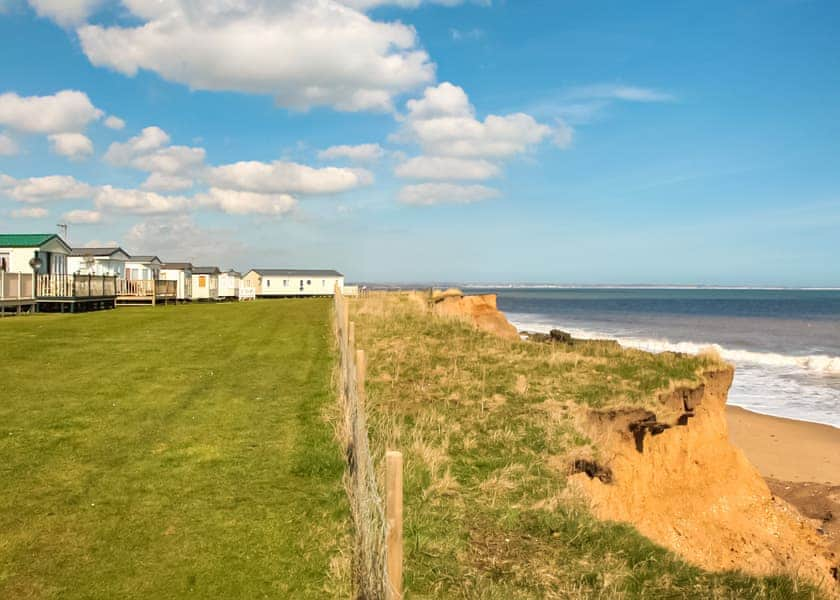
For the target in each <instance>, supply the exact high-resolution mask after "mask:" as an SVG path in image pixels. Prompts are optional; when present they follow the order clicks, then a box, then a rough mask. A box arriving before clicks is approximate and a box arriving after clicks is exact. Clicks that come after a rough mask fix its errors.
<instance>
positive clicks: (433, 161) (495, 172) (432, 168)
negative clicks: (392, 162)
mask: <svg viewBox="0 0 840 600" xmlns="http://www.w3.org/2000/svg"><path fill="white" fill-rule="evenodd" d="M500 171H501V169H499V167H498V166H496V165H494V164H493V163H491V162H489V161H486V160H474V159H467V158H456V157H452V156H416V157H414V158H411V159H409V160H407V161H406V162H404V163H402V164H400V165H397V168H396V169H394V173H395V174H396V175H397V177H405V178H410V179H445V180H446V179H448V180H458V179H475V180H480V179H492V178H493V177H498V176H499V174H500Z"/></svg>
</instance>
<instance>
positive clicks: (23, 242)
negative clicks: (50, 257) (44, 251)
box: [0, 233, 70, 251]
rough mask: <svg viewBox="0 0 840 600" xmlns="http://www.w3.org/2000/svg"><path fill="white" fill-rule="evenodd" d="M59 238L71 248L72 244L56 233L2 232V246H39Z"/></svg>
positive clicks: (0, 239) (0, 244)
mask: <svg viewBox="0 0 840 600" xmlns="http://www.w3.org/2000/svg"><path fill="white" fill-rule="evenodd" d="M53 238H58V240H59V241H60V242H61V243H62V245H64V246H66V247H67V250H68V251H69V250H70V246H68V245H67V243H66V242H65V241H64V240H62V239H61V238H60V237H59V236H58V234H56V233H0V246H2V247H4V248H39V247H41V246H43V245H44V244H46V243H47V242H49V241H50V240H52V239H53Z"/></svg>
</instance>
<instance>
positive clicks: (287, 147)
mask: <svg viewBox="0 0 840 600" xmlns="http://www.w3.org/2000/svg"><path fill="white" fill-rule="evenodd" d="M453 4H454V6H453ZM839 20H840V5H838V4H837V3H836V2H834V1H818V0H813V1H811V0H764V1H753V2H747V1H745V2H731V1H726V2H724V1H721V2H716V1H710V2H664V1H663V2H645V3H635V2H634V3H628V2H624V1H618V0H616V1H612V2H605V1H595V0H587V1H580V2H572V1H568V2H566V1H556V0H555V1H542V2H538V1H529V0H517V1H514V0H506V1H505V0H492V1H489V0H488V1H476V2H470V1H465V2H458V1H457V0H448V1H442V0H439V1H437V2H436V1H434V0H275V1H273V2H268V1H266V0H262V1H261V0H239V1H237V2H233V1H232V0H205V1H202V2H199V1H198V0H163V1H160V0H123V2H112V1H109V0H29V1H28V2H27V1H24V0H0V52H1V53H2V54H0V55H2V57H3V58H2V61H0V231H3V232H14V231H21V232H28V231H55V230H56V229H55V225H56V223H59V222H67V223H69V230H70V236H69V237H70V239H71V242H72V243H73V244H74V245H84V244H87V243H90V244H92V243H105V242H111V241H114V242H117V243H119V244H121V245H122V246H123V247H125V248H126V249H127V250H129V251H130V252H137V253H147V252H150V253H156V254H159V255H160V256H161V257H162V258H164V259H165V260H192V261H193V262H195V263H197V264H198V263H201V264H205V263H209V264H218V265H219V266H221V267H225V268H226V267H236V268H240V269H245V268H249V267H252V266H262V267H269V266H271V267H281V266H283V267H329V268H338V269H340V270H342V271H343V272H345V273H346V274H347V275H348V277H349V278H350V279H352V280H367V281H394V282H396V281H404V282H420V281H461V282H506V281H507V282H553V283H582V284H600V283H701V284H725V285H740V284H744V285H791V286H836V285H840V261H838V260H837V257H838V256H840V152H838V150H840V141H838V140H840V36H838V35H837V34H836V24H837V23H838V22H839Z"/></svg>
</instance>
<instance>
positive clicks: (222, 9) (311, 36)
mask: <svg viewBox="0 0 840 600" xmlns="http://www.w3.org/2000/svg"><path fill="white" fill-rule="evenodd" d="M124 4H125V5H126V7H127V8H128V9H129V11H130V12H131V13H132V14H133V15H134V16H135V17H137V18H138V19H139V20H141V21H142V24H140V25H137V26H135V27H102V26H99V25H86V26H83V27H80V28H79V29H78V34H79V39H80V41H81V44H82V49H83V51H84V52H85V54H86V55H87V57H88V59H89V60H90V61H91V63H93V64H94V65H96V66H100V67H107V68H111V69H113V70H115V71H118V72H120V73H123V74H124V75H128V76H134V75H135V74H136V73H137V72H138V71H139V70H141V69H143V70H149V71H154V72H155V73H157V74H159V75H160V76H161V77H163V78H164V79H167V80H169V81H175V82H178V83H183V84H185V85H188V86H189V87H190V88H192V89H202V90H233V91H241V92H247V93H256V94H270V95H272V96H274V97H275V98H276V100H277V103H278V104H279V105H281V106H285V107H289V108H293V109H307V108H310V107H312V106H319V105H325V106H332V107H334V108H337V109H339V110H347V111H357V110H391V109H392V99H393V98H394V96H396V95H398V94H401V93H404V92H407V91H410V90H412V89H416V88H417V87H419V86H421V85H423V84H426V83H429V82H430V81H432V80H433V79H434V65H433V64H432V63H431V62H430V60H429V56H428V54H427V53H426V52H425V51H424V50H422V49H420V48H419V47H418V40H417V34H416V32H415V30H414V29H413V28H412V27H409V26H406V25H403V24H402V23H398V22H394V23H385V22H378V21H375V20H373V19H371V18H370V17H369V16H367V15H365V14H364V13H362V12H359V11H357V10H354V9H353V8H351V7H348V6H345V5H342V4H341V3H339V2H337V1H336V0H317V1H312V0H285V1H283V2H271V1H269V0H238V1H237V2H232V1H230V0H205V1H204V2H201V3H199V2H195V1H194V0H124Z"/></svg>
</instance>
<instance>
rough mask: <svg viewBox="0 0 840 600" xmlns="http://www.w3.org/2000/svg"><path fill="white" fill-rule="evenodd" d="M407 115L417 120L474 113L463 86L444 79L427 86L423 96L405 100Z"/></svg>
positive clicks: (466, 115) (465, 115)
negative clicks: (434, 84) (436, 84)
mask: <svg viewBox="0 0 840 600" xmlns="http://www.w3.org/2000/svg"><path fill="white" fill-rule="evenodd" d="M406 108H408V117H409V119H411V120H415V121H419V120H423V119H431V118H434V117H469V116H472V115H473V114H474V113H475V109H474V108H473V107H472V105H471V104H470V99H469V97H468V96H467V93H466V92H465V91H464V88H462V87H459V86H457V85H454V84H452V83H449V82H448V81H444V82H443V83H441V84H440V85H438V86H434V87H427V88H426V89H425V91H424V92H423V97H422V98H420V99H419V100H418V99H411V100H409V101H408V102H406Z"/></svg>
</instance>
